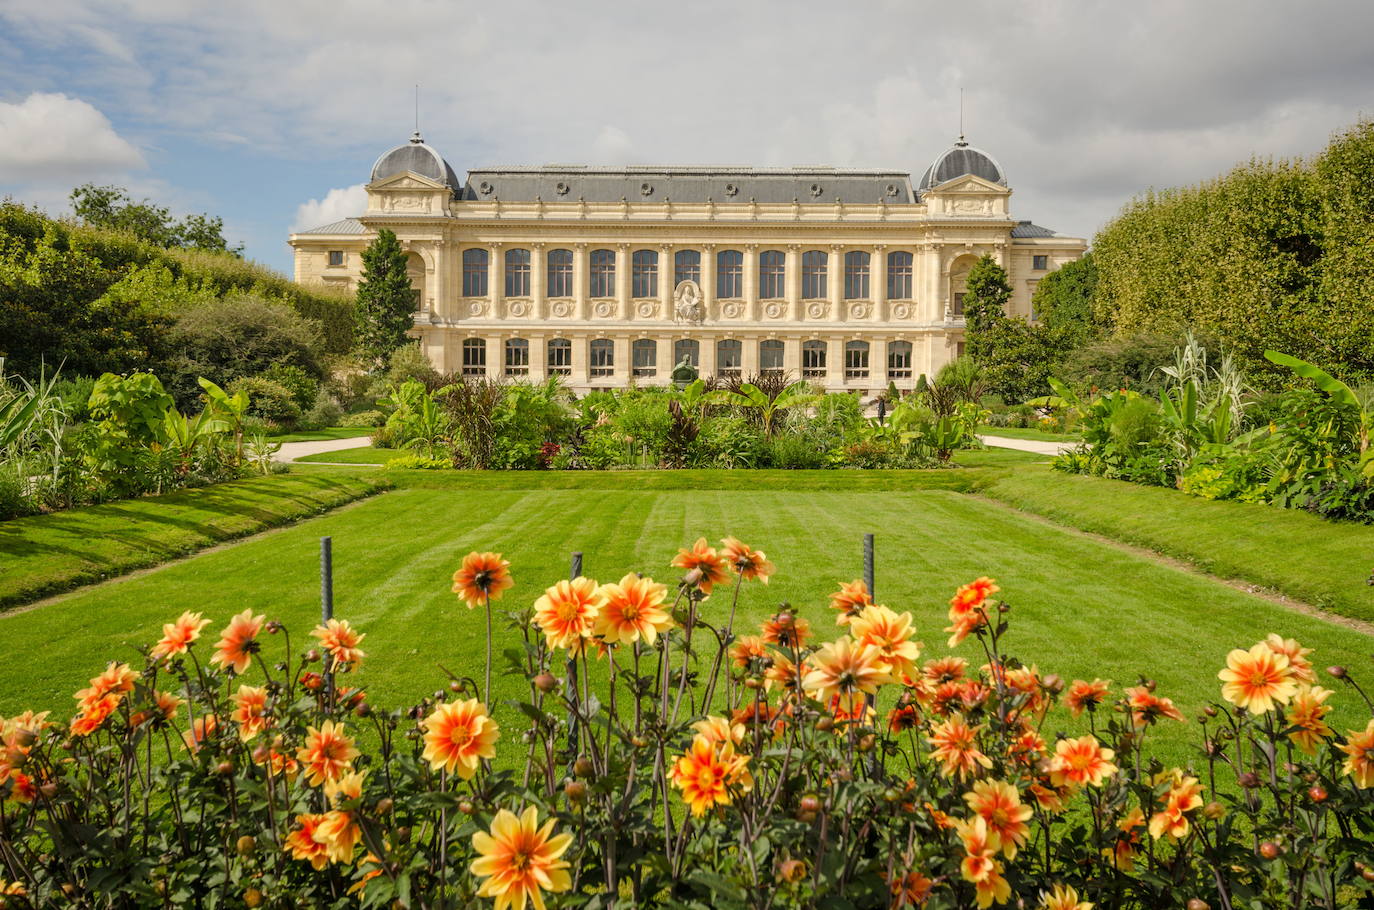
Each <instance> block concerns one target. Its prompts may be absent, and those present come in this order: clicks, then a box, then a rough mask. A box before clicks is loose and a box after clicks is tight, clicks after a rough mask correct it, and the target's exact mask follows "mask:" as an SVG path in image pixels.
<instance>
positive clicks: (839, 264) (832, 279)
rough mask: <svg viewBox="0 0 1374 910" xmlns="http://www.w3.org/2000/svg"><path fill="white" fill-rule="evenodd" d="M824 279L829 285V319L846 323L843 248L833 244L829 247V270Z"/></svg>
mask: <svg viewBox="0 0 1374 910" xmlns="http://www.w3.org/2000/svg"><path fill="white" fill-rule="evenodd" d="M828 271H829V273H830V274H828V275H827V276H826V278H828V279H829V285H830V319H831V320H832V321H833V322H846V321H847V319H846V316H845V312H844V247H843V246H841V245H840V244H838V243H837V244H834V245H832V246H831V247H830V268H829V270H828Z"/></svg>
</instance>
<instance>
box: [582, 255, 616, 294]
mask: <svg viewBox="0 0 1374 910" xmlns="http://www.w3.org/2000/svg"><path fill="white" fill-rule="evenodd" d="M588 293H589V294H591V296H593V297H614V296H615V252H614V251H612V250H592V274H591V287H590V289H589V290H588Z"/></svg>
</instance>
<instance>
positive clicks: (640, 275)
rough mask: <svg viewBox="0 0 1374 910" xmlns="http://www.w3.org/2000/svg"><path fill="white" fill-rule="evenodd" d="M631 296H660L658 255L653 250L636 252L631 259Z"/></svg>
mask: <svg viewBox="0 0 1374 910" xmlns="http://www.w3.org/2000/svg"><path fill="white" fill-rule="evenodd" d="M630 296H631V297H657V296H658V254H657V253H655V252H654V251H653V250H635V252H634V256H633V257H631V259H630Z"/></svg>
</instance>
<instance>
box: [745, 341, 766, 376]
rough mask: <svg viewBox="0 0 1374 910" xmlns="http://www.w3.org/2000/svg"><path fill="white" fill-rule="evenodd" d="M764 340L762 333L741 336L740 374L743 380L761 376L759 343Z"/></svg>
mask: <svg viewBox="0 0 1374 910" xmlns="http://www.w3.org/2000/svg"><path fill="white" fill-rule="evenodd" d="M763 338H764V334H763V333H762V332H744V333H742V334H741V336H740V364H739V372H740V376H741V378H743V379H748V378H749V377H750V376H757V375H759V342H760V341H762V340H763Z"/></svg>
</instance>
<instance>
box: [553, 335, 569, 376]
mask: <svg viewBox="0 0 1374 910" xmlns="http://www.w3.org/2000/svg"><path fill="white" fill-rule="evenodd" d="M571 372H572V342H571V341H569V340H568V339H566V338H550V339H549V375H551V376H567V375H568V374H569V373H571Z"/></svg>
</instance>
